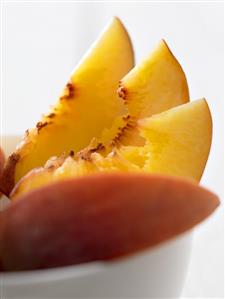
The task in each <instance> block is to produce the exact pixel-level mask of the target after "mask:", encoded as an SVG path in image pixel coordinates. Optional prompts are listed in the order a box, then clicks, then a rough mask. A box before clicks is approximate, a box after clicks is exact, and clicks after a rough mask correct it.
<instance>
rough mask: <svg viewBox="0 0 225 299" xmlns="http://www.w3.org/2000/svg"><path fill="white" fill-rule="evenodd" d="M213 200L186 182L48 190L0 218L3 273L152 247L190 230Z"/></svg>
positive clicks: (77, 184) (139, 179) (71, 183)
mask: <svg viewBox="0 0 225 299" xmlns="http://www.w3.org/2000/svg"><path fill="white" fill-rule="evenodd" d="M218 205H219V200H218V197H217V196H216V195H215V194H213V193H211V192H209V191H207V190H206V189H204V188H202V187H199V186H198V185H197V184H196V183H191V182H190V181H188V180H183V179H178V178H176V179H175V178H172V177H166V176H159V175H144V174H141V175H140V174H139V175H135V174H132V175H131V174H108V175H106V174H98V175H93V176H86V177H83V178H79V179H78V178H77V179H72V180H66V181H64V182H58V183H55V184H51V185H48V186H46V187H44V188H41V189H38V190H36V191H33V192H31V193H29V194H27V195H25V196H23V197H22V198H20V200H18V201H15V202H13V203H12V204H11V206H10V207H9V208H8V209H6V210H4V211H3V212H2V214H1V216H0V224H1V225H0V256H1V260H2V264H3V268H4V270H5V271H12V270H15V271H16V270H32V269H41V268H51V267H58V266H63V265H71V264H80V263H86V262H90V261H96V260H110V259H115V258H119V257H123V256H127V255H130V254H134V253H136V252H138V251H140V250H144V249H147V248H150V247H152V246H154V245H156V244H159V243H161V242H163V241H165V240H168V239H170V238H173V237H175V236H177V235H179V234H181V233H183V232H185V231H187V230H189V229H191V228H192V227H194V226H195V225H196V224H198V223H199V222H201V221H203V220H204V219H205V218H206V217H208V216H209V215H210V214H211V213H212V212H213V211H214V210H215V209H216V207H217V206H218Z"/></svg>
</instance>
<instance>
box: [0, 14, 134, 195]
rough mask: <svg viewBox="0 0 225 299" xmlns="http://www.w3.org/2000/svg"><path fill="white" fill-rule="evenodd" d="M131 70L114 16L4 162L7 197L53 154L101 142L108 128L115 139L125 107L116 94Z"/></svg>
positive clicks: (129, 56)
mask: <svg viewBox="0 0 225 299" xmlns="http://www.w3.org/2000/svg"><path fill="white" fill-rule="evenodd" d="M133 66H134V54H133V48H132V44H131V41H130V38H129V36H128V33H127V31H126V29H125V28H124V26H123V24H122V23H121V21H120V20H119V19H118V18H114V19H113V21H112V23H111V24H110V25H109V26H108V27H107V28H106V30H105V31H104V33H103V34H102V35H101V37H100V38H99V39H98V40H97V42H96V43H95V44H94V45H93V46H92V47H91V49H90V50H89V51H88V53H87V54H86V56H84V58H83V59H82V61H81V62H80V63H79V65H78V66H77V67H76V68H75V70H74V71H73V73H72V75H71V77H70V80H69V82H68V83H67V85H66V87H65V89H64V91H63V93H62V95H61V96H60V98H59V100H58V101H57V103H56V104H55V106H54V107H53V108H52V109H51V110H50V111H49V113H48V114H46V115H45V116H43V117H42V119H41V120H40V121H39V122H38V123H37V125H36V127H35V128H33V129H31V130H28V131H27V132H26V134H25V136H24V140H23V141H22V142H21V143H20V145H19V147H18V148H17V150H16V151H15V152H14V153H13V154H12V155H11V156H10V158H9V159H8V162H7V165H6V169H5V174H4V179H5V181H4V189H5V192H6V193H7V194H8V193H9V191H10V190H11V189H12V187H13V186H14V184H15V183H16V182H17V181H18V180H19V179H20V178H21V177H23V176H24V175H25V174H26V173H27V172H28V171H29V170H31V169H33V168H35V167H38V166H43V165H44V164H45V162H46V161H47V160H48V159H49V158H50V157H52V156H60V155H62V154H63V153H66V154H69V153H70V151H71V150H73V151H75V152H77V151H79V150H81V149H82V148H84V147H86V146H88V144H89V143H90V141H91V140H92V138H93V137H95V138H100V137H101V135H102V133H103V130H106V129H108V131H107V132H108V135H109V136H108V138H109V140H111V135H110V134H112V136H114V135H115V134H116V133H115V132H114V130H116V132H117V129H118V127H120V126H123V125H124V123H125V124H126V121H125V120H123V118H121V117H119V116H121V115H123V113H124V110H125V108H124V105H123V101H122V100H121V99H119V97H118V96H117V94H116V90H117V88H118V82H119V80H120V79H121V78H122V77H123V76H124V75H125V74H126V73H127V72H128V71H129V70H130V69H132V67H133ZM117 117H118V121H115V119H117ZM114 123H115V124H114ZM113 124H114V125H113ZM110 129H112V132H110Z"/></svg>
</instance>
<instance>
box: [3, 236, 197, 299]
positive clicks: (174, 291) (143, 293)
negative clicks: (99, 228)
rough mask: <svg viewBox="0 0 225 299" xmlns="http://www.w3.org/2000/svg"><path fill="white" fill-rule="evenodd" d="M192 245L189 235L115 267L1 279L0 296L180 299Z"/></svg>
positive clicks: (73, 268) (74, 268)
mask: <svg viewBox="0 0 225 299" xmlns="http://www.w3.org/2000/svg"><path fill="white" fill-rule="evenodd" d="M191 245H192V234H190V233H189V234H185V235H182V236H181V237H179V238H176V240H172V241H170V242H166V243H165V244H163V245H161V246H158V247H156V248H154V249H153V250H150V251H145V252H143V253H140V254H138V255H135V256H132V257H130V258H127V259H121V260H118V261H117V262H114V263H107V264H104V263H90V264H89V265H83V266H82V265H78V266H71V267H62V268H61V269H56V270H46V271H37V273H35V272H31V273H29V272H28V273H24V274H20V275H19V276H18V275H16V274H7V275H3V276H2V278H1V279H2V296H3V298H4V299H12V298H14V299H18V298H23V299H25V298H29V299H33V298H173V299H174V298H179V297H180V294H181V290H182V287H183V284H184V280H185V277H186V274H187V267H188V264H189V258H190V252H191ZM162 285H163V288H162Z"/></svg>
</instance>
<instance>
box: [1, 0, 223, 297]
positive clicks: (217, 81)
mask: <svg viewBox="0 0 225 299" xmlns="http://www.w3.org/2000/svg"><path fill="white" fill-rule="evenodd" d="M113 15H117V16H119V17H120V18H121V19H122V20H123V21H124V23H125V25H126V26H127V28H128V30H129V32H130V35H131V38H132V40H133V43H134V48H135V52H136V58H137V59H136V60H137V62H139V61H140V59H141V58H142V57H143V56H145V55H147V54H148V53H149V52H150V50H151V49H152V48H153V47H154V45H155V44H156V43H157V42H158V40H159V39H160V38H165V39H166V40H167V42H168V44H169V46H170V47H171V49H172V51H173V52H174V54H175V55H176V57H177V58H178V60H179V61H180V62H181V64H182V66H183V68H184V70H185V72H186V75H187V78H188V82H189V86H190V95H191V98H192V99H196V98H199V97H202V96H205V97H206V98H207V100H208V103H209V106H210V108H211V111H212V117H213V123H214V137H213V146H212V151H211V154H210V159H209V161H208V165H207V168H206V171H205V174H204V177H203V179H202V182H201V183H202V185H204V186H207V187H209V188H210V189H212V190H214V191H215V192H216V193H218V194H219V195H220V197H221V199H222V198H223V182H224V175H223V166H222V165H223V154H224V145H223V136H224V131H223V111H224V105H223V101H224V94H223V80H224V74H223V65H224V53H223V52H224V48H223V33H224V32H223V17H224V16H223V4H222V3H220V4H219V3H211V4H210V3H182V2H181V3H180V4H178V3H168V4H165V3H164V4H162V3H158V4H157V3H148V4H147V3H142V4H141V3H139V4H138V3H132V4H128V3H126V4H119V3H114V4H112V3H108V4H103V3H83V4H82V3H73V4H68V3H64V4H63V3H61V4H60V3H58V4H56V3H54V1H53V2H52V3H48V4H47V3H39V4H38V3H36V4H35V3H30V4H29V3H24V4H22V3H17V4H16V3H5V4H4V7H3V65H2V71H3V72H2V73H3V78H2V79H3V90H2V93H3V99H2V103H3V128H2V130H3V133H4V134H9V133H12V134H15V133H18V134H21V133H22V132H23V131H25V129H27V128H28V127H31V126H33V125H34V124H35V123H36V122H37V120H38V118H39V116H40V115H41V114H42V113H43V112H44V111H46V110H47V108H48V107H49V106H50V105H51V104H53V103H54V101H55V100H56V98H57V96H58V95H59V93H60V92H61V89H62V87H63V86H64V83H65V82H66V81H67V79H68V76H69V74H70V72H71V70H72V69H73V68H74V66H75V65H76V63H77V62H78V61H79V59H80V57H81V56H82V54H83V53H84V52H85V51H86V50H87V48H88V47H89V45H90V44H91V42H92V41H94V39H95V37H96V35H98V33H99V31H101V30H102V28H103V27H104V25H105V24H106V23H107V22H108V21H109V19H110V17H111V16H113ZM223 249H224V248H223V211H222V209H221V208H220V210H218V211H217V212H216V213H215V214H214V215H213V217H212V218H211V219H209V220H208V221H206V222H205V223H204V224H202V225H201V226H200V227H199V228H198V230H197V232H196V234H195V242H194V248H193V255H192V261H191V267H190V271H189V276H188V279H187V281H186V286H185V289H184V293H183V296H184V297H186V298H187V297H189V298H190V297H192V298H198V297H202V298H216V297H222V296H223Z"/></svg>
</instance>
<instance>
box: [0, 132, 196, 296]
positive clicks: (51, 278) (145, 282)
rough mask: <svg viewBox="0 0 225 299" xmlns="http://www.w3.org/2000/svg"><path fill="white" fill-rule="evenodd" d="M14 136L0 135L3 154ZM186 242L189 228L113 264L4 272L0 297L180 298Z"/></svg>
mask: <svg viewBox="0 0 225 299" xmlns="http://www.w3.org/2000/svg"><path fill="white" fill-rule="evenodd" d="M18 139H19V138H18V137H4V138H3V142H2V146H3V149H4V150H5V153H6V154H7V155H8V154H9V153H10V152H12V150H13V149H14V148H15V144H16V143H17V142H18ZM1 206H2V208H3V202H2V204H1ZM191 246H192V232H188V233H186V234H183V235H181V236H179V237H177V238H174V239H173V240H170V241H167V242H165V243H162V244H161V245H158V246H156V247H154V248H153V249H150V250H146V251H143V252H140V253H139V254H135V255H133V256H129V257H127V258H122V259H118V260H117V261H115V262H105V263H104V262H94V263H88V264H83V265H78V266H69V267H61V268H56V269H49V270H40V271H39V270H38V271H26V272H17V273H5V274H2V275H1V278H0V281H1V285H0V287H1V292H0V293H1V296H2V297H1V298H4V299H6V298H29V299H32V298H179V296H180V294H181V292H182V288H183V285H184V282H185V277H186V274H187V269H188V264H189V259H190V253H191ZM34 250H35V249H34Z"/></svg>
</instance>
